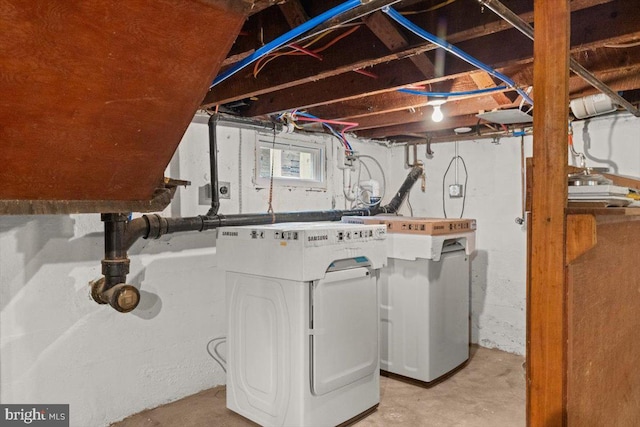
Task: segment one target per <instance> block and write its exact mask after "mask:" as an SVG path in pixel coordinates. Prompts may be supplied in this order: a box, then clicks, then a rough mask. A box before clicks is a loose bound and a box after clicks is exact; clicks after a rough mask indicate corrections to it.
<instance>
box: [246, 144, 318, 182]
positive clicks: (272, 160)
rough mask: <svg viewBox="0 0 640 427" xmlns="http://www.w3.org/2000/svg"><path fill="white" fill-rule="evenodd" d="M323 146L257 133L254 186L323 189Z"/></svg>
mask: <svg viewBox="0 0 640 427" xmlns="http://www.w3.org/2000/svg"><path fill="white" fill-rule="evenodd" d="M324 159H325V145H324V144H323V143H314V142H305V141H300V140H294V139H289V138H286V137H276V141H275V143H274V141H273V135H266V134H258V135H257V139H256V169H255V171H256V174H255V175H256V176H255V178H256V181H255V182H256V186H257V187H269V185H270V181H271V174H272V173H273V183H274V185H279V186H289V187H307V188H322V189H324V188H326V183H325V179H324V175H325V173H324V171H325V162H324Z"/></svg>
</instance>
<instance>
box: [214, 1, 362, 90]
mask: <svg viewBox="0 0 640 427" xmlns="http://www.w3.org/2000/svg"><path fill="white" fill-rule="evenodd" d="M360 4H361V2H360V0H347V1H345V2H344V3H341V4H339V5H338V6H336V7H333V8H331V9H329V10H327V11H326V12H324V13H321V14H320V15H318V16H315V17H313V18H311V19H309V20H308V21H306V22H304V23H303V24H302V25H299V26H297V27H296V28H293V29H292V30H290V31H287V32H286V33H284V34H282V35H281V36H279V37H276V38H275V39H274V40H272V41H270V42H269V43H267V44H265V45H264V46H262V47H261V48H259V49H257V50H256V51H255V52H253V53H252V54H251V55H249V56H247V57H246V58H244V59H242V60H241V61H239V62H238V63H236V65H234V66H233V67H230V68H229V69H227V70H226V71H224V72H223V73H221V74H219V75H218V76H217V77H216V78H215V79H214V80H213V83H211V86H209V88H212V87H213V86H215V85H217V84H220V83H221V82H223V81H225V80H226V79H228V78H229V77H231V76H232V75H234V74H235V73H237V72H238V71H240V70H242V69H243V68H245V67H247V66H249V65H251V64H253V63H254V62H255V61H257V60H258V59H260V58H261V57H263V56H265V55H267V54H269V53H271V52H273V51H274V50H276V49H278V48H279V47H281V46H283V45H285V44H287V43H289V42H291V41H292V40H294V39H295V38H297V37H299V36H301V35H302V34H304V33H306V32H307V31H310V30H312V29H313V28H315V27H317V26H318V25H320V24H323V23H325V22H326V21H328V20H330V19H331V18H334V17H336V16H338V15H341V14H343V13H345V12H347V11H349V10H351V9H355V8H356V7H358V6H360Z"/></svg>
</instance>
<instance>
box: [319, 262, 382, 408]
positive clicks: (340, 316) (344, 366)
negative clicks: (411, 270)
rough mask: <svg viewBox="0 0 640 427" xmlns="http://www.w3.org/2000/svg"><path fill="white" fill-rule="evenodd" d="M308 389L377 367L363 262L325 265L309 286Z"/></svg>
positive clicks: (374, 303)
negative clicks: (319, 277) (350, 265)
mask: <svg viewBox="0 0 640 427" xmlns="http://www.w3.org/2000/svg"><path fill="white" fill-rule="evenodd" d="M311 313H312V320H311V321H312V330H311V392H312V393H313V394H314V395H316V396H320V395H324V394H327V393H330V392H332V391H335V390H337V389H339V388H341V387H345V386H347V385H349V384H351V383H354V382H356V381H358V380H360V379H362V378H365V377H368V376H371V375H374V374H375V372H376V371H377V370H378V367H379V350H378V292H377V283H376V278H375V276H373V275H372V274H370V271H369V269H368V268H362V267H359V268H354V269H349V270H342V271H330V272H328V273H327V274H326V276H325V278H324V279H322V280H319V281H317V282H316V283H314V285H313V288H312V307H311Z"/></svg>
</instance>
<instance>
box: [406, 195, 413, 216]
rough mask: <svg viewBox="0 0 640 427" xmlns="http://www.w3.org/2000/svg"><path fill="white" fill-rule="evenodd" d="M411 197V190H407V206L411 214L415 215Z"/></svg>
mask: <svg viewBox="0 0 640 427" xmlns="http://www.w3.org/2000/svg"><path fill="white" fill-rule="evenodd" d="M410 198H411V190H409V191H407V198H406V199H405V200H406V201H407V207H408V208H409V215H411V216H413V206H411V202H410V201H409V199H410Z"/></svg>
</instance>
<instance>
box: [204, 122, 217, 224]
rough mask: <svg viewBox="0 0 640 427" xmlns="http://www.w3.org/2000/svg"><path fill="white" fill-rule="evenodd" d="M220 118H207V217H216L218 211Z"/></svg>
mask: <svg viewBox="0 0 640 427" xmlns="http://www.w3.org/2000/svg"><path fill="white" fill-rule="evenodd" d="M219 121H220V116H219V115H218V114H217V113H216V114H212V115H211V117H209V167H210V173H211V209H209V212H207V216H211V215H216V214H217V213H218V210H219V209H220V195H219V194H218V135H217V134H218V122H219Z"/></svg>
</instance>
